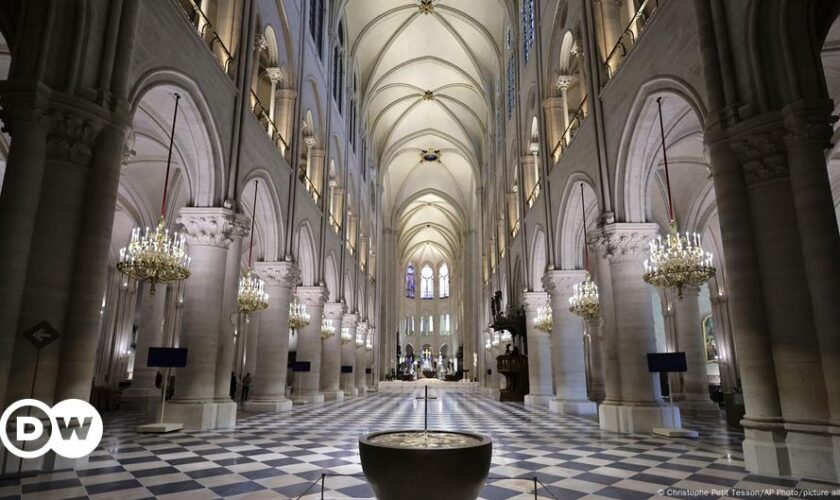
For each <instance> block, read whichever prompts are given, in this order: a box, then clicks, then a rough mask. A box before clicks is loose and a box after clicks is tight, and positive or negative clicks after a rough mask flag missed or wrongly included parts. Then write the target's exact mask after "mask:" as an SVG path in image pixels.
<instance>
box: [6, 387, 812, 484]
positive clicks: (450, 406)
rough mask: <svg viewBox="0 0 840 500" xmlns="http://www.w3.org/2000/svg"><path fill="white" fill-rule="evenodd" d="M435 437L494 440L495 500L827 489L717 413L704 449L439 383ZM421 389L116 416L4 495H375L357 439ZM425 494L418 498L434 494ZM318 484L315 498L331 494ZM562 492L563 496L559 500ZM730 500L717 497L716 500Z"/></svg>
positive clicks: (418, 417) (415, 420) (415, 422)
mask: <svg viewBox="0 0 840 500" xmlns="http://www.w3.org/2000/svg"><path fill="white" fill-rule="evenodd" d="M429 395H430V396H435V397H438V398H439V399H437V400H431V401H430V402H429V428H430V429H446V430H462V431H474V432H479V433H484V434H487V435H489V436H491V437H492V438H493V442H494V447H493V459H492V468H491V470H490V478H489V479H488V482H487V484H486V486H485V487H484V489H483V490H482V493H481V498H483V499H488V500H501V499H516V498H521V499H528V498H534V496H533V491H534V488H533V477H534V476H536V477H537V478H538V479H539V481H540V482H541V483H542V484H544V485H545V487H547V488H548V490H549V492H546V491H545V489H544V488H543V487H540V490H539V498H564V499H565V498H581V497H584V496H587V495H589V497H590V498H630V499H643V498H652V497H654V496H655V495H656V494H657V492H658V491H660V490H665V489H666V488H673V489H674V492H675V493H674V494H671V495H668V494H667V493H668V492H666V491H662V493H665V495H666V496H674V497H676V496H679V495H678V494H676V491H677V490H679V489H694V490H695V491H696V490H697V489H704V490H710V489H712V488H715V489H719V490H723V489H727V488H732V489H743V490H765V489H767V488H769V489H773V490H774V491H779V489H780V488H782V489H783V488H793V487H796V488H800V489H808V488H826V487H827V486H826V485H825V484H820V483H814V482H809V481H796V480H792V479H779V478H770V477H763V476H758V475H753V474H750V473H749V472H748V471H746V470H745V469H744V467H743V460H742V459H743V456H742V454H741V453H740V442H741V441H742V440H743V433H742V432H741V431H740V430H738V429H734V428H727V427H726V424H725V421H724V420H723V419H722V418H721V419H720V420H718V419H715V418H713V417H708V416H705V417H702V418H697V417H691V416H689V415H686V417H685V420H686V423H687V425H690V426H691V428H694V429H698V430H700V431H701V438H700V440H699V441H693V440H672V439H664V438H657V437H653V436H650V435H626V434H625V435H620V434H615V433H611V432H606V431H602V430H600V429H599V428H598V422H597V419H595V418H594V417H577V416H571V415H561V414H557V413H553V412H549V411H546V410H542V409H539V408H528V409H526V408H525V407H524V406H523V405H522V404H518V403H501V402H499V401H496V400H494V399H492V398H489V397H487V396H484V395H481V394H480V393H479V392H471V391H470V392H465V391H461V390H452V389H445V388H440V387H434V388H432V389H431V390H430V394H429ZM419 396H422V390H421V389H420V388H419V387H414V388H412V389H409V390H404V391H401V392H380V393H369V394H368V395H366V396H364V397H358V398H352V399H347V400H344V401H336V402H328V403H324V404H315V405H304V406H301V407H295V408H294V410H293V411H292V413H291V414H288V415H281V414H272V413H268V414H258V415H254V414H250V415H248V414H240V415H239V416H238V419H237V420H238V425H237V428H236V429H235V430H228V431H225V430H216V431H187V432H177V433H172V434H165V435H156V436H149V435H140V434H136V433H135V432H134V427H135V425H136V424H137V423H138V422H139V421H142V418H140V417H139V416H138V415H137V414H132V413H114V414H112V415H110V416H109V417H107V418H106V425H105V429H106V434H105V437H104V438H103V440H102V443H101V445H100V447H99V449H97V450H96V451H95V452H94V453H93V454H91V457H90V462H89V463H88V464H87V465H85V466H83V467H81V468H79V469H78V470H75V471H64V472H54V473H51V474H42V475H39V476H36V477H32V478H25V479H23V480H22V481H20V483H16V484H8V483H7V484H4V483H0V484H2V487H0V499H6V498H14V497H16V495H19V494H21V493H22V498H23V499H29V498H37V499H53V498H76V497H84V496H88V497H89V498H93V499H97V498H119V499H121V500H130V499H135V498H148V497H152V496H154V497H157V498H162V499H165V498H178V499H210V498H220V497H222V498H247V499H260V498H298V497H299V496H300V495H303V494H304V493H305V492H306V491H307V488H309V487H310V486H312V485H313V482H317V481H318V479H319V478H320V477H321V474H327V478H326V488H325V493H324V495H325V496H324V498H330V499H332V498H372V494H371V491H370V488H369V487H368V486H367V483H366V482H365V480H364V477H363V476H362V475H361V472H362V471H361V466H360V465H359V455H358V445H357V442H358V438H359V436H361V435H362V434H365V433H368V432H373V431H378V430H385V429H394V428H422V426H423V403H422V400H418V399H416V398H417V397H419ZM422 487H423V485H422V484H417V485H409V484H407V485H406V488H422ZM319 488H320V485H319V484H316V485H314V486H313V487H312V489H310V490H309V493H307V494H306V495H304V496H303V498H307V499H316V498H321V497H320V490H319ZM552 495H553V496H552ZM719 496H721V495H715V496H714V497H715V498H717V497H719Z"/></svg>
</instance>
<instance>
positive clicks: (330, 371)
mask: <svg viewBox="0 0 840 500" xmlns="http://www.w3.org/2000/svg"><path fill="white" fill-rule="evenodd" d="M344 309H345V306H344V304H343V303H341V302H335V303H329V304H326V305H324V318H326V319H328V320H332V323H333V327H334V328H335V335H333V336H332V337H330V338H328V339H322V340H321V393H322V394H323V395H324V400H326V401H335V400H342V399H344V391H342V390H341V388H340V387H339V382H340V378H341V320H342V318H343V317H344Z"/></svg>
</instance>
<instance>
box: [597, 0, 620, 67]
mask: <svg viewBox="0 0 840 500" xmlns="http://www.w3.org/2000/svg"><path fill="white" fill-rule="evenodd" d="M621 1H622V0H595V9H596V12H598V13H599V14H600V15H599V16H598V18H599V19H600V21H601V26H600V28H601V29H600V30H597V31H600V33H601V36H600V37H598V38H599V39H600V42H601V61H604V62H605V63H606V65H607V66H608V67H609V71H610V76H612V74H614V73H615V69H616V68H617V67H618V64H619V63H620V62H621V58H622V56H623V53H622V52H621V51H620V50H618V51H616V52H615V53H613V54H612V58H611V59H610V60H609V61H608V60H607V57H610V52H612V50H613V48H614V47H615V45H616V44H617V43H618V41H619V39H621V34H622V29H623V28H622V26H621Z"/></svg>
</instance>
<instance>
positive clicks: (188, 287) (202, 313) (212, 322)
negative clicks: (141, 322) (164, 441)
mask: <svg viewBox="0 0 840 500" xmlns="http://www.w3.org/2000/svg"><path fill="white" fill-rule="evenodd" d="M178 223H179V224H181V225H182V226H183V227H184V233H185V235H186V238H187V244H188V248H187V251H188V252H189V255H190V258H191V263H190V271H191V272H192V275H191V276H190V277H189V278H188V279H187V280H186V282H185V284H184V300H185V304H184V310H183V317H182V328H183V331H182V332H181V337H180V340H179V345H180V347H186V348H187V349H188V351H187V366H186V367H184V368H179V369H178V374H177V377H176V379H175V392H174V396H173V398H172V401H171V403H169V404H168V405H167V407H166V408H167V409H166V419H167V421H171V422H180V423H182V424H184V428H186V429H212V428H233V427H234V425H235V423H236V420H235V418H236V413H235V408H234V411H233V412H229V411H227V409H223V411H222V412H221V414H223V415H224V416H226V417H228V419H227V420H218V416H219V414H220V412H219V406H220V405H225V404H227V403H217V402H215V401H214V397H215V392H216V360H217V355H218V353H217V350H218V348H219V319H220V318H219V316H220V315H221V311H222V302H223V297H224V284H225V275H224V273H223V272H220V271H221V270H222V269H225V264H226V262H227V252H228V245H229V244H230V242H231V232H232V230H233V225H234V213H233V212H232V211H230V210H228V209H226V208H182V209H181V213H180V216H179V217H178ZM214 311H215V314H214V313H213V312H214ZM229 405H231V406H234V407H235V404H234V403H233V402H231V403H229ZM231 417H232V418H231Z"/></svg>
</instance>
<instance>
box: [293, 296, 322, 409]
mask: <svg viewBox="0 0 840 500" xmlns="http://www.w3.org/2000/svg"><path fill="white" fill-rule="evenodd" d="M296 294H297V296H298V299H299V300H300V302H301V303H302V304H304V305H305V306H306V312H307V313H309V317H310V321H309V324H308V325H306V326H304V327H303V328H300V329H299V330H298V345H297V358H296V361H297V362H298V363H300V362H309V371H308V372H298V373H295V377H296V379H297V380H298V381H299V382H300V383H299V384H295V385H296V387H297V389H298V391H297V393H296V394H295V395H294V399H295V401H303V402H306V403H323V402H324V395H323V394H321V393H320V392H319V391H320V383H321V381H320V379H321V315H322V314H323V313H324V302H326V300H327V297H329V292H328V291H327V289H326V288H325V287H323V286H299V287H297V292H296Z"/></svg>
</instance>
